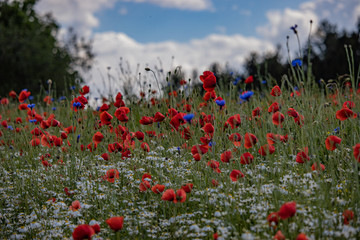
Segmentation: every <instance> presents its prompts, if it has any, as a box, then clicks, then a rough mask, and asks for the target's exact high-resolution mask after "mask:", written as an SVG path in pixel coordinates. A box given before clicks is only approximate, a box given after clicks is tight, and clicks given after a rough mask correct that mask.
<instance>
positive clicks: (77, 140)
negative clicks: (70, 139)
mask: <svg viewBox="0 0 360 240" xmlns="http://www.w3.org/2000/svg"><path fill="white" fill-rule="evenodd" d="M79 139H80V134H79V135H78V136H77V138H76V142H77V143H79Z"/></svg>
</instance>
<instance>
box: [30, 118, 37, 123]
mask: <svg viewBox="0 0 360 240" xmlns="http://www.w3.org/2000/svg"><path fill="white" fill-rule="evenodd" d="M29 122H31V123H36V122H37V120H36V119H30V120H29Z"/></svg>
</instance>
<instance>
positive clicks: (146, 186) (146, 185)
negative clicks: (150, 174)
mask: <svg viewBox="0 0 360 240" xmlns="http://www.w3.org/2000/svg"><path fill="white" fill-rule="evenodd" d="M150 187H151V186H150V183H149V182H148V181H142V182H141V183H140V185H139V189H140V192H145V191H146V190H147V189H149V188H150Z"/></svg>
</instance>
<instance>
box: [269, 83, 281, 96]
mask: <svg viewBox="0 0 360 240" xmlns="http://www.w3.org/2000/svg"><path fill="white" fill-rule="evenodd" d="M270 95H271V96H274V97H278V96H281V89H280V87H279V86H278V85H276V86H274V87H273V88H272V89H271V92H270Z"/></svg>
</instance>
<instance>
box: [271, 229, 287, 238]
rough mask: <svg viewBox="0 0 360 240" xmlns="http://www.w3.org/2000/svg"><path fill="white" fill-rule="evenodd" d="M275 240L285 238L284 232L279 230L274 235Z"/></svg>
mask: <svg viewBox="0 0 360 240" xmlns="http://www.w3.org/2000/svg"><path fill="white" fill-rule="evenodd" d="M273 239H274V240H285V239H286V238H285V236H284V234H282V232H281V231H280V230H279V231H277V232H276V234H275V236H274V237H273Z"/></svg>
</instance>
